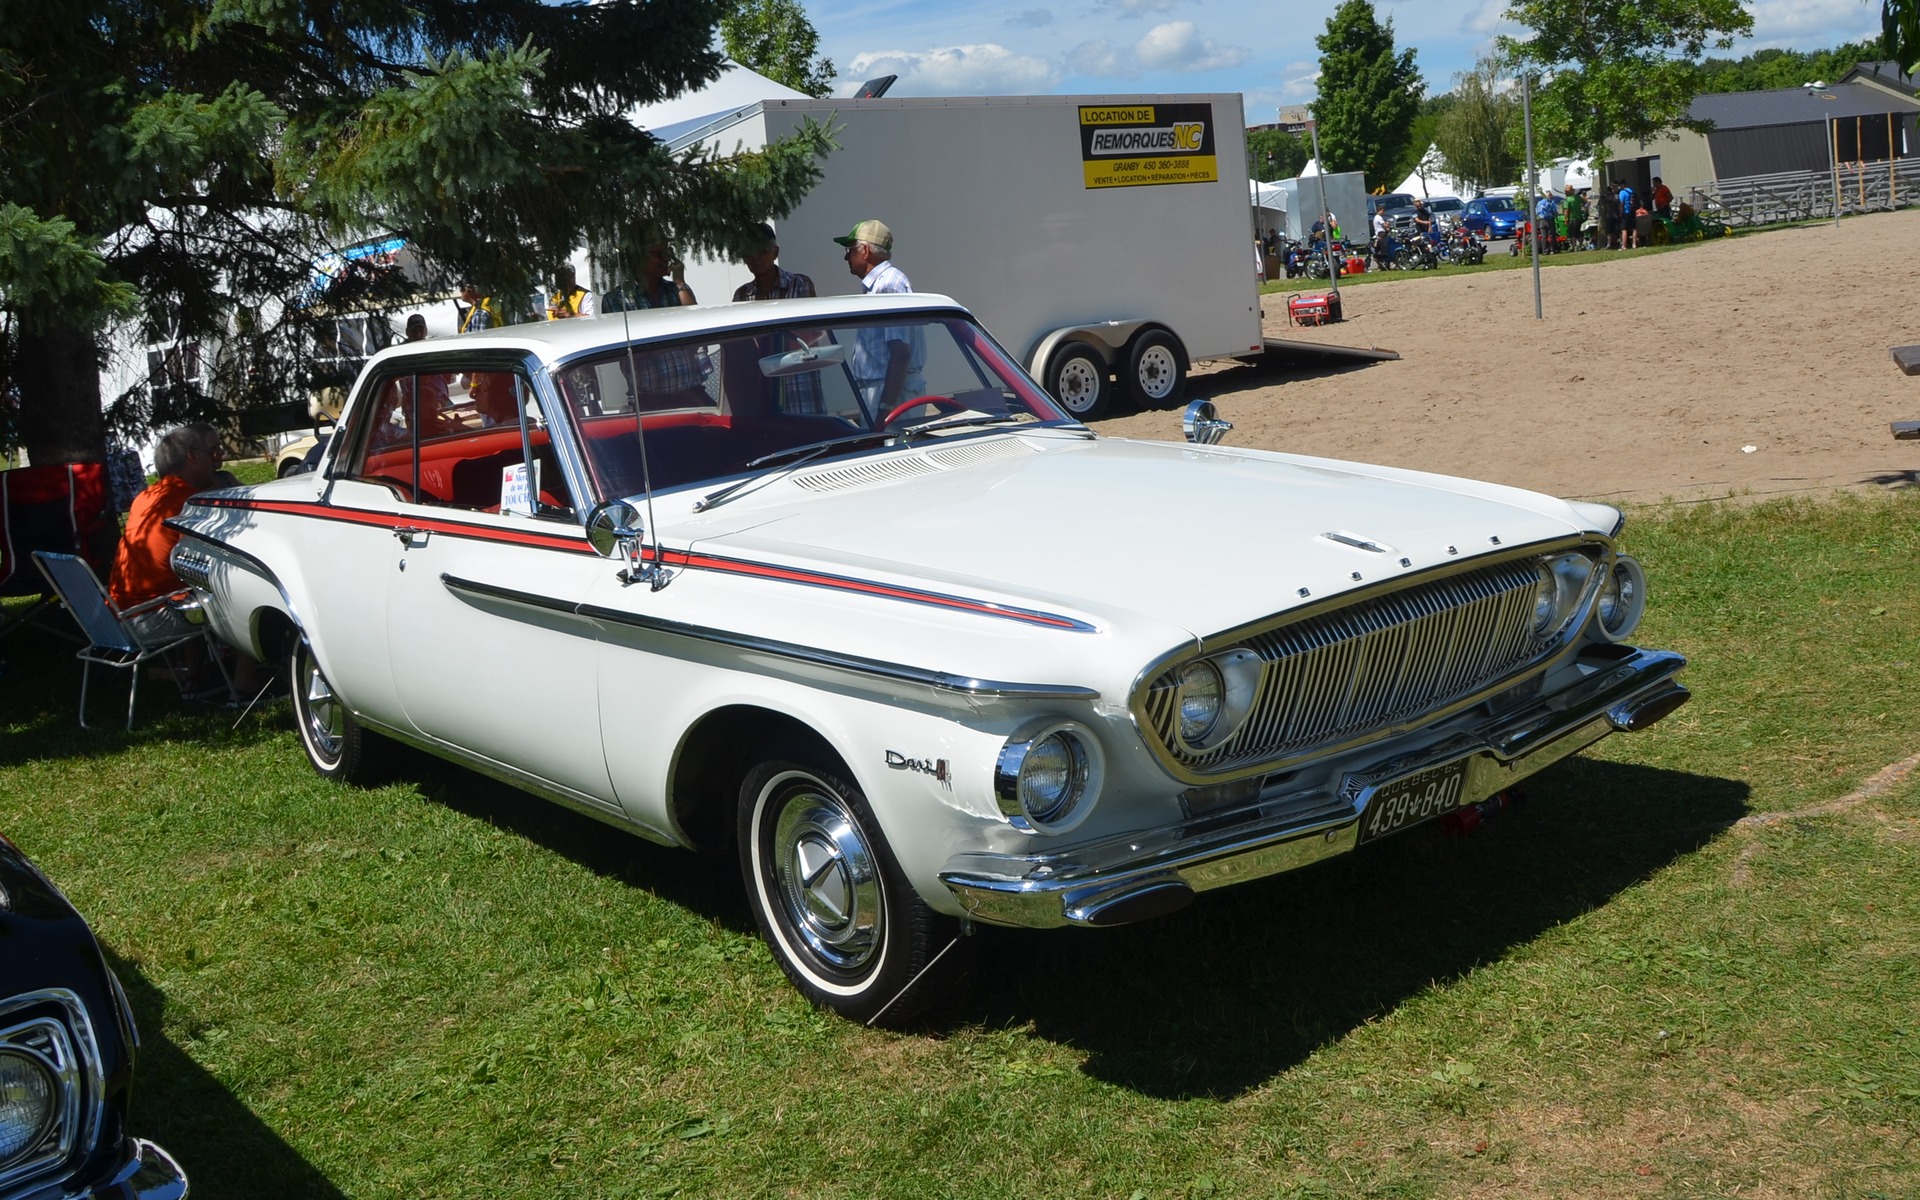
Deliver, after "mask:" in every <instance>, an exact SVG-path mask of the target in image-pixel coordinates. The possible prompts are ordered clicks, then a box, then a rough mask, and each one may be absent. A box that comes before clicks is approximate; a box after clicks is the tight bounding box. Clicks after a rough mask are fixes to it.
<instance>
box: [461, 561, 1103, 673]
mask: <svg viewBox="0 0 1920 1200" xmlns="http://www.w3.org/2000/svg"><path fill="white" fill-rule="evenodd" d="M440 579H441V582H443V583H445V584H446V586H447V587H448V588H449V589H450V590H452V591H454V592H465V593H467V594H469V595H474V596H485V597H487V598H489V599H493V600H504V601H507V602H509V603H513V604H523V605H526V606H528V607H530V608H538V609H542V610H544V611H547V612H561V613H568V614H572V615H575V616H580V617H584V618H586V619H588V620H591V621H598V622H602V623H605V624H608V625H619V626H623V627H625V628H628V629H640V630H644V631H646V632H648V633H659V634H666V635H669V636H672V637H684V638H693V639H696V640H698V641H703V642H712V643H714V644H716V645H721V646H728V647H731V648H733V649H736V650H746V651H749V652H751V653H755V654H771V655H774V656H776V657H779V658H784V659H787V660H789V661H792V662H801V663H805V664H807V665H808V666H814V667H825V668H828V669H829V670H836V671H846V672H848V673H850V674H856V675H863V676H869V677H872V678H877V679H885V680H888V681H890V682H893V683H910V684H917V685H919V686H921V687H927V688H932V689H934V690H936V691H942V692H957V693H959V694H961V695H966V696H983V697H990V698H995V699H1012V700H1097V699H1099V697H1100V692H1099V691H1098V689H1095V688H1085V687H1074V686H1071V685H1067V684H1044V683H1008V682H1003V681H1000V680H992V679H973V678H969V677H963V676H959V675H951V674H948V673H947V672H945V671H934V670H929V669H927V668H924V667H912V666H907V665H905V664H903V663H892V662H884V661H882V660H880V659H875V658H863V657H860V656H859V655H854V654H842V653H839V652H838V651H833V650H823V649H820V648H818V647H814V646H801V645H796V644H795V643H792V642H781V641H775V640H773V639H771V638H759V637H753V636H750V635H748V634H743V633H733V632H731V631H728V630H724V629H713V628H710V627H708V626H704V625H689V624H686V623H685V622H682V621H668V620H663V619H661V618H658V617H643V616H639V615H637V614H635V613H630V612H623V611H621V610H620V609H615V608H606V607H604V606H602V605H597V604H575V603H574V602H572V601H570V600H561V599H558V598H555V597H552V596H541V595H537V594H535V593H532V592H522V591H519V590H517V589H514V588H505V587H500V586H499V585H497V584H491V583H481V582H479V581H477V580H472V579H461V578H458V577H456V576H453V575H442V576H441V577H440Z"/></svg>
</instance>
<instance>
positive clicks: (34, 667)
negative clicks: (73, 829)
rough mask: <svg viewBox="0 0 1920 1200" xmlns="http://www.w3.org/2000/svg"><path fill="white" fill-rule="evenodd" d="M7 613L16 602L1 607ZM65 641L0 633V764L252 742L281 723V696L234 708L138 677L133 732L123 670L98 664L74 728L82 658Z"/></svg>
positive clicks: (27, 632) (41, 633)
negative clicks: (172, 744)
mask: <svg viewBox="0 0 1920 1200" xmlns="http://www.w3.org/2000/svg"><path fill="white" fill-rule="evenodd" d="M5 609H6V611H7V612H12V611H14V610H15V605H13V604H9V605H7V606H5ZM77 649H79V646H78V645H77V644H76V643H75V642H72V641H69V640H66V639H63V638H62V637H60V636H58V635H56V634H54V633H52V632H50V631H47V630H44V629H40V628H38V627H36V626H31V625H29V626H23V627H21V628H20V629H17V630H15V631H13V632H12V633H11V634H9V635H8V636H7V637H6V638H5V639H4V640H0V663H4V673H3V674H0V767H11V766H19V765H21V764H23V763H29V762H45V761H49V760H55V759H69V758H70V759H89V758H101V757H106V756H109V755H114V754H119V753H121V752H123V751H125V750H126V749H127V748H128V747H129V746H134V745H140V744H144V743H149V742H165V741H176V742H194V743H207V742H214V743H221V744H227V743H239V744H243V745H244V744H251V743H253V742H256V741H259V740H261V739H265V738H270V737H275V736H277V735H278V733H279V731H280V730H281V729H284V728H285V725H286V721H285V711H286V710H285V703H284V701H283V702H281V703H280V705H279V707H278V709H277V710H276V709H274V708H273V707H272V706H270V705H269V706H267V707H264V708H263V709H262V710H261V711H257V712H252V713H249V714H248V715H247V717H246V719H245V720H243V721H240V722H239V724H238V727H237V728H236V727H235V721H236V719H237V718H239V716H240V713H239V712H235V711H228V710H226V709H224V708H220V707H217V706H214V705H210V704H205V703H196V702H193V701H189V700H186V699H185V698H183V697H182V696H181V695H180V691H179V689H178V688H177V687H175V686H174V685H173V684H172V683H170V682H168V681H166V680H162V679H143V680H142V681H141V683H140V698H139V705H138V707H137V709H136V710H135V713H134V725H133V731H132V732H131V733H129V732H128V731H127V727H126V723H127V694H128V685H129V683H130V679H129V675H128V672H127V671H125V670H116V669H114V668H111V667H97V668H95V669H94V671H93V679H92V682H91V683H89V684H88V685H87V720H88V721H89V722H91V723H92V728H90V729H82V728H81V727H80V720H79V712H80V675H81V664H80V663H79V662H78V661H76V660H75V658H74V652H75V651H76V650H77Z"/></svg>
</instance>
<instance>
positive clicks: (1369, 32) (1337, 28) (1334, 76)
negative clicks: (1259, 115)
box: [1312, 0, 1425, 187]
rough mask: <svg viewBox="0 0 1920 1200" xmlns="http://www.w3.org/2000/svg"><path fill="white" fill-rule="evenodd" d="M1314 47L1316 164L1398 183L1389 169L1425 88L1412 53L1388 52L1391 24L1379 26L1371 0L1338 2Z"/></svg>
mask: <svg viewBox="0 0 1920 1200" xmlns="http://www.w3.org/2000/svg"><path fill="white" fill-rule="evenodd" d="M1314 44H1315V45H1317V46H1318V47H1320V95H1319V97H1318V98H1317V99H1315V100H1314V102H1313V106H1312V107H1313V119H1314V122H1315V126H1316V128H1318V130H1319V131H1320V159H1321V163H1322V164H1323V165H1324V166H1325V167H1326V169H1327V170H1328V171H1361V172H1364V173H1365V175H1366V180H1367V183H1368V184H1369V185H1370V186H1378V185H1385V186H1388V187H1391V186H1392V185H1393V184H1395V183H1397V182H1399V179H1400V176H1398V175H1393V172H1394V171H1395V170H1396V169H1397V168H1398V167H1399V165H1400V162H1401V159H1402V157H1403V155H1404V154H1405V152H1406V150H1407V146H1408V144H1409V143H1410V142H1411V141H1412V127H1413V121H1414V118H1415V117H1416V116H1417V115H1418V114H1419V111H1420V95H1421V92H1422V91H1423V90H1424V89H1425V85H1424V84H1422V83H1421V81H1420V73H1419V72H1418V71H1417V70H1415V69H1414V65H1413V59H1414V52H1413V51H1412V50H1411V49H1409V50H1404V51H1396V50H1395V49H1394V45H1393V21H1392V19H1391V18H1389V19H1388V20H1387V21H1386V22H1385V23H1382V22H1381V21H1380V20H1379V18H1378V17H1377V16H1376V15H1375V14H1374V11H1373V5H1372V3H1371V2H1370V0H1342V3H1341V5H1340V7H1339V8H1337V9H1335V10H1334V13H1333V15H1332V16H1331V17H1329V18H1327V31H1326V32H1325V33H1323V34H1321V35H1319V36H1318V37H1316V38H1314ZM1421 149H1425V147H1424V146H1423V147H1421ZM1389 175H1392V176H1393V177H1392V178H1391V179H1390V178H1388V176H1389Z"/></svg>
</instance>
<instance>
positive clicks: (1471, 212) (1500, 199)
mask: <svg viewBox="0 0 1920 1200" xmlns="http://www.w3.org/2000/svg"><path fill="white" fill-rule="evenodd" d="M1460 222H1461V224H1463V225H1465V226H1466V227H1467V228H1468V229H1471V230H1473V231H1474V232H1475V233H1477V234H1479V235H1480V236H1481V237H1483V238H1510V237H1513V236H1515V235H1516V234H1517V233H1518V232H1519V230H1520V226H1522V225H1524V224H1526V223H1527V214H1526V213H1524V212H1522V211H1520V207H1519V205H1517V204H1515V203H1514V202H1513V201H1512V200H1510V199H1508V198H1507V197H1505V196H1482V197H1481V198H1480V199H1478V200H1469V201H1467V207H1466V209H1465V211H1463V212H1462V213H1461V214H1460Z"/></svg>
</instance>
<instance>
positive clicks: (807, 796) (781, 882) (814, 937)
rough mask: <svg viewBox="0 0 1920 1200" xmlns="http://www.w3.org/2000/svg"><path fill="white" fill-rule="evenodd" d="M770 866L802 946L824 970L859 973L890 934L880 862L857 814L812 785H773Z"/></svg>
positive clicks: (798, 781) (775, 887)
mask: <svg viewBox="0 0 1920 1200" xmlns="http://www.w3.org/2000/svg"><path fill="white" fill-rule="evenodd" d="M773 786H775V787H778V788H781V789H782V791H783V792H784V794H783V795H781V796H779V797H778V798H777V799H776V800H775V802H774V803H775V805H776V809H775V811H774V813H773V814H772V819H771V821H770V824H769V827H768V829H767V834H768V838H769V844H768V846H767V851H766V861H767V867H768V870H769V873H770V875H771V879H770V882H771V883H772V885H773V887H772V891H773V898H774V900H775V902H776V903H778V904H779V906H780V915H781V917H782V920H783V923H784V924H785V925H786V926H787V928H788V929H789V930H791V931H792V933H793V935H794V937H795V938H797V939H798V943H799V944H798V946H797V947H796V948H797V949H799V950H801V951H802V952H804V953H805V954H806V955H807V957H808V958H809V959H810V960H812V961H813V963H814V964H815V965H816V966H817V967H818V968H819V969H821V970H823V971H826V972H828V973H831V974H834V975H839V976H843V977H844V976H851V975H857V974H859V973H860V972H862V971H863V970H864V969H865V968H866V967H867V966H868V965H869V964H871V963H872V962H873V960H874V959H875V957H876V956H877V955H878V954H879V953H880V949H881V947H882V945H883V944H884V941H885V936H886V902H885V897H884V894H883V892H882V887H881V880H880V863H879V860H878V858H877V857H876V856H875V854H874V849H873V846H872V844H871V843H870V842H869V841H868V839H867V836H866V833H865V831H863V830H862V829H861V827H860V824H859V822H858V820H856V819H855V817H854V815H853V813H852V811H851V810H850V809H848V807H847V806H846V804H845V803H844V802H843V801H842V800H841V799H840V798H839V797H838V796H835V795H833V794H831V793H830V792H829V791H828V790H827V789H825V788H823V787H821V786H820V785H819V784H818V783H815V782H814V781H812V780H809V779H806V778H804V777H801V778H799V779H793V778H789V779H787V780H785V781H781V782H780V783H777V784H775V785H773Z"/></svg>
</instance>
